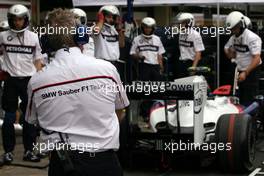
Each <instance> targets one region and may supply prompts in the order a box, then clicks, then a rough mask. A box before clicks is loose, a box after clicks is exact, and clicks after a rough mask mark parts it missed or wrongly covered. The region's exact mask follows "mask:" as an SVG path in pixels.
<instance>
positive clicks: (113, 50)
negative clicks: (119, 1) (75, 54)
mask: <svg viewBox="0 0 264 176" xmlns="http://www.w3.org/2000/svg"><path fill="white" fill-rule="evenodd" d="M97 18H98V22H97V24H96V25H95V27H94V35H93V37H94V44H95V57H96V58H97V59H103V60H107V61H109V62H111V63H112V64H114V65H115V66H116V67H117V69H118V70H119V68H118V62H117V61H118V60H119V57H120V50H119V48H120V47H121V48H122V47H124V45H125V44H124V42H125V36H124V31H123V30H122V29H121V24H120V23H121V19H120V13H119V10H118V9H117V7H116V6H113V5H106V6H103V7H101V8H100V10H99V12H98V14H97Z"/></svg>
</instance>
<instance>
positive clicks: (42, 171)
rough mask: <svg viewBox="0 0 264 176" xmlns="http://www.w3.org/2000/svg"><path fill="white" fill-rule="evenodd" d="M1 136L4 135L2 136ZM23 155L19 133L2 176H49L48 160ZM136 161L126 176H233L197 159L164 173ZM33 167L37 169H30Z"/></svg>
mask: <svg viewBox="0 0 264 176" xmlns="http://www.w3.org/2000/svg"><path fill="white" fill-rule="evenodd" d="M0 136H2V135H1V134H0ZM261 138H262V139H261V142H259V144H258V146H257V148H258V152H257V154H256V157H257V158H256V160H255V165H256V167H257V168H262V172H264V163H263V162H264V134H262V135H261ZM1 143H2V139H0V153H1V154H2V153H3V148H2V144H1ZM261 150H262V151H261ZM22 153H23V145H22V137H21V134H20V133H18V134H17V145H16V149H15V160H14V162H13V165H10V166H3V167H1V168H0V176H47V173H48V168H47V167H46V166H47V165H48V159H43V160H42V161H41V162H40V163H30V162H23V161H22ZM134 159H135V160H136V162H134V163H135V164H133V167H131V168H129V169H125V171H124V176H178V175H179V176H194V175H197V176H231V174H223V173H221V172H220V171H219V170H218V168H217V166H216V165H211V166H207V167H201V166H200V165H199V162H198V161H197V159H195V158H193V157H184V158H179V160H177V161H176V163H173V169H169V170H168V171H164V172H161V171H159V170H158V169H157V168H155V162H156V161H154V160H153V157H151V156H148V155H147V154H146V155H144V153H143V154H142V153H140V154H136V157H135V158H134ZM21 165H23V167H22V166H21ZM32 166H33V167H37V168H30V167H32ZM246 175H248V174H244V175H243V176H246ZM256 176H260V175H256Z"/></svg>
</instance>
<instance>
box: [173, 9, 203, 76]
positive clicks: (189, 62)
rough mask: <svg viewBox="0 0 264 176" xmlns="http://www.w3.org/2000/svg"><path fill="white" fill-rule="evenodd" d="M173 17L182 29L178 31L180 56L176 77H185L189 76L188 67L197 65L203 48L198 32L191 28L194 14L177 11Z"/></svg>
mask: <svg viewBox="0 0 264 176" xmlns="http://www.w3.org/2000/svg"><path fill="white" fill-rule="evenodd" d="M175 18H176V19H175V20H176V22H177V23H178V24H179V25H180V26H179V28H180V29H182V30H180V31H179V32H180V34H179V49H180V58H179V68H178V70H177V72H178V74H179V75H178V77H186V76H189V72H188V68H189V67H193V68H195V67H197V65H198V63H199V61H200V60H201V58H202V51H204V50H205V48H204V44H203V40H202V37H201V35H200V33H199V32H197V31H196V30H194V29H193V26H194V24H195V21H194V16H193V15H192V14H191V13H179V14H178V15H177V16H176V17H175Z"/></svg>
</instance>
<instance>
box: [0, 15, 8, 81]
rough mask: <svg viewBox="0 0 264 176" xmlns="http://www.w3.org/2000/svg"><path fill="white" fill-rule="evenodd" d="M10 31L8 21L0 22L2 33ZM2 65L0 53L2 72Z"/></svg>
mask: <svg viewBox="0 0 264 176" xmlns="http://www.w3.org/2000/svg"><path fill="white" fill-rule="evenodd" d="M8 29H9V25H8V21H7V20H4V21H1V22H0V32H3V31H7V30H8ZM2 64H3V53H2V52H1V53H0V70H2V69H1V66H2ZM0 86H1V85H0Z"/></svg>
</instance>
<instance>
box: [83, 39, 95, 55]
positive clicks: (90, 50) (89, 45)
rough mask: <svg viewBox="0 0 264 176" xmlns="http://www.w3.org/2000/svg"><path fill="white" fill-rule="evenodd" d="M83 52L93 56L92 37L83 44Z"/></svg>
mask: <svg viewBox="0 0 264 176" xmlns="http://www.w3.org/2000/svg"><path fill="white" fill-rule="evenodd" d="M83 54H85V55H87V56H94V40H93V38H92V37H89V42H88V43H87V44H84V45H83Z"/></svg>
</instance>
